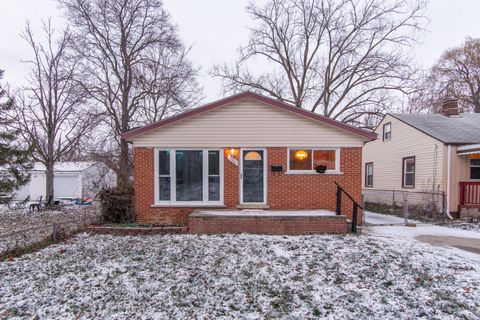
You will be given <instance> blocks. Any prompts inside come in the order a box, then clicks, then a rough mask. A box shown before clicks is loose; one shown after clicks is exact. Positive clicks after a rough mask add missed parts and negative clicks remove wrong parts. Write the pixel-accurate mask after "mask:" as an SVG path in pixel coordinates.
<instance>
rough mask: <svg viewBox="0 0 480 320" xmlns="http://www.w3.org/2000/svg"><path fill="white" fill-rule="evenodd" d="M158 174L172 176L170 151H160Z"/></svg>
mask: <svg viewBox="0 0 480 320" xmlns="http://www.w3.org/2000/svg"><path fill="white" fill-rule="evenodd" d="M158 174H159V175H169V174H170V151H166V150H165V151H158Z"/></svg>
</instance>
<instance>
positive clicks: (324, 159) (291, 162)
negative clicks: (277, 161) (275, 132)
mask: <svg viewBox="0 0 480 320" xmlns="http://www.w3.org/2000/svg"><path fill="white" fill-rule="evenodd" d="M318 167H324V169H325V172H339V171H340V149H339V148H321V149H320V148H315V149H313V148H291V149H289V150H288V171H291V172H299V173H301V172H305V173H310V172H315V171H316V169H317V168H318Z"/></svg>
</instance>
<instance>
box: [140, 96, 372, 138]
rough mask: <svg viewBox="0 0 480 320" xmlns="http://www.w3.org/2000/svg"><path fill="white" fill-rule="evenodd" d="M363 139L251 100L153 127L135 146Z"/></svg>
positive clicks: (141, 136)
mask: <svg viewBox="0 0 480 320" xmlns="http://www.w3.org/2000/svg"><path fill="white" fill-rule="evenodd" d="M364 140H365V138H363V137H360V136H358V135H355V134H353V133H351V132H348V131H345V130H342V129H339V128H336V127H332V126H329V125H327V124H323V123H319V122H317V121H314V120H312V119H308V118H305V117H302V116H300V115H297V114H294V113H291V112H288V111H285V110H281V109H279V108H276V107H274V106H269V105H265V104H261V103H258V102H253V101H249V100H247V101H241V102H237V103H234V104H231V105H226V106H222V107H220V108H217V109H213V110H210V111H207V112H204V113H200V114H198V115H195V116H192V117H190V118H186V119H184V120H181V121H178V122H174V123H172V124H169V125H166V126H164V127H160V128H157V129H154V130H152V131H150V132H146V133H145V134H142V135H139V136H137V137H135V138H134V139H133V145H134V146H135V147H202V148H203V147H207V148H210V147H229V146H235V147H281V146H283V147H284V146H289V147H362V146H363V144H364Z"/></svg>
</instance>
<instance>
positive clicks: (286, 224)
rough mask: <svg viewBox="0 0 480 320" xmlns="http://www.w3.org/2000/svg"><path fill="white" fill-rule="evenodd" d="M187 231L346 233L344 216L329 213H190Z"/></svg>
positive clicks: (289, 233)
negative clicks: (204, 216)
mask: <svg viewBox="0 0 480 320" xmlns="http://www.w3.org/2000/svg"><path fill="white" fill-rule="evenodd" d="M188 232H189V233H243V232H248V233H256V234H288V235H301V234H319V233H336V234H344V233H347V220H346V219H345V217H344V216H331V217H328V216H326V217H296V218H292V217H240V218H239V217H235V218H232V217H221V216H220V217H206V218H202V217H191V218H190V219H188Z"/></svg>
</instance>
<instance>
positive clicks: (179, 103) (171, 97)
mask: <svg viewBox="0 0 480 320" xmlns="http://www.w3.org/2000/svg"><path fill="white" fill-rule="evenodd" d="M188 52H189V50H186V49H185V48H181V49H180V50H175V51H172V50H170V49H169V48H162V47H158V48H153V49H151V50H149V51H148V52H147V54H146V56H145V58H146V59H145V62H144V63H142V64H141V65H140V66H139V68H138V69H137V73H138V77H137V79H138V84H139V86H140V88H141V90H142V91H143V92H144V93H145V95H144V96H143V99H142V101H141V103H142V104H143V107H142V108H140V109H139V114H140V118H141V119H142V120H143V121H144V122H146V123H154V122H157V121H159V120H161V119H163V118H164V117H166V116H170V115H172V114H176V113H178V112H181V111H185V110H186V109H189V108H191V107H192V106H195V105H197V104H198V103H199V102H200V101H201V100H202V98H203V95H202V93H201V88H200V87H199V85H198V82H197V81H196V75H197V72H198V69H197V68H195V67H193V65H192V64H191V63H190V62H189V61H188V59H187V54H188Z"/></svg>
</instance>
